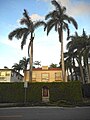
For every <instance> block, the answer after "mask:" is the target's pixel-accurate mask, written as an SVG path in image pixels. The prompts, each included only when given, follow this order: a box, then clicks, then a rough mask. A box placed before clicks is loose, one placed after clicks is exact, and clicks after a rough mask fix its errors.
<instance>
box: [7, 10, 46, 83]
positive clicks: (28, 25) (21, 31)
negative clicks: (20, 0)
mask: <svg viewBox="0 0 90 120" xmlns="http://www.w3.org/2000/svg"><path fill="white" fill-rule="evenodd" d="M23 16H24V17H23V18H22V19H21V20H20V24H21V25H24V27H22V28H21V27H20V28H17V29H15V30H14V31H12V32H11V33H10V34H9V35H8V37H9V39H10V40H12V38H13V37H15V38H17V39H22V41H21V49H23V46H24V45H25V44H26V40H27V38H28V37H30V39H29V45H28V55H29V57H30V74H29V81H32V67H33V40H34V37H35V33H34V31H35V29H36V28H37V27H39V26H41V25H45V22H43V21H36V22H33V21H32V20H31V18H30V17H29V15H28V13H27V11H26V10H25V9H24V13H23Z"/></svg>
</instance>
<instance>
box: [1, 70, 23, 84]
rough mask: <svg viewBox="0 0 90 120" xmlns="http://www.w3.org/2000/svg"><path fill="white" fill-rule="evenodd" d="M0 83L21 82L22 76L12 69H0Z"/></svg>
mask: <svg viewBox="0 0 90 120" xmlns="http://www.w3.org/2000/svg"><path fill="white" fill-rule="evenodd" d="M0 82H23V76H22V75H21V74H20V73H18V72H16V71H14V70H13V69H0Z"/></svg>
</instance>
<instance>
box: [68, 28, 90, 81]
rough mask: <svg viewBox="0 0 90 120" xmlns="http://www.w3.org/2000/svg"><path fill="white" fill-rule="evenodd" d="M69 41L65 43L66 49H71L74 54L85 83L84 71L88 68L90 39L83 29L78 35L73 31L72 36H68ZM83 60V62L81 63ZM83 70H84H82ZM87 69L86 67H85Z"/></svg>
mask: <svg viewBox="0 0 90 120" xmlns="http://www.w3.org/2000/svg"><path fill="white" fill-rule="evenodd" d="M69 38H71V39H70V41H69V42H68V44H67V49H68V51H69V52H70V51H72V52H73V54H74V55H75V59H76V61H77V63H78V66H79V67H80V72H81V81H82V82H83V83H85V80H84V73H83V72H84V71H85V69H87V68H88V56H89V51H90V39H89V38H88V36H87V35H86V33H85V31H84V29H83V34H82V35H81V36H79V35H78V34H77V33H75V35H74V36H70V37H69ZM82 62H83V64H82ZM83 70H84V71H83ZM87 70H88V69H87Z"/></svg>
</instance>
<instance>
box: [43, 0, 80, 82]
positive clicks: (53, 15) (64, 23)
mask: <svg viewBox="0 0 90 120" xmlns="http://www.w3.org/2000/svg"><path fill="white" fill-rule="evenodd" d="M51 3H52V4H53V5H54V7H55V10H53V11H52V12H50V13H49V14H47V15H46V17H45V19H46V20H48V21H47V25H46V27H45V30H47V35H48V34H49V32H50V31H51V29H52V28H53V27H55V31H57V32H58V34H59V42H60V43H61V64H62V77H63V80H64V81H65V68H64V54H63V30H67V38H68V37H69V26H68V23H69V24H70V23H72V24H73V25H74V27H75V28H76V29H77V28H78V25H77V22H76V21H75V19H74V18H72V17H69V16H68V15H66V14H65V13H66V8H65V7H63V6H61V5H60V4H59V3H58V2H57V1H56V0H52V2H51Z"/></svg>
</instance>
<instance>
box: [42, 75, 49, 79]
mask: <svg viewBox="0 0 90 120" xmlns="http://www.w3.org/2000/svg"><path fill="white" fill-rule="evenodd" d="M48 80H49V73H42V81H48Z"/></svg>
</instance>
